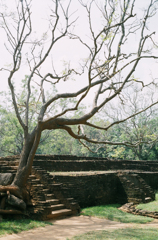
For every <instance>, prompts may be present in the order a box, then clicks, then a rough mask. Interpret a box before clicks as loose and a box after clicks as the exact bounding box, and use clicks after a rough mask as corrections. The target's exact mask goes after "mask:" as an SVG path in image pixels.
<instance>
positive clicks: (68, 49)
mask: <svg viewBox="0 0 158 240" xmlns="http://www.w3.org/2000/svg"><path fill="white" fill-rule="evenodd" d="M15 2H16V1H14V0H12V1H10V0H0V3H5V4H6V5H7V6H8V9H13V6H14V4H15ZM62 2H63V3H67V2H68V0H62ZM98 2H100V3H103V2H104V0H100V1H98ZM149 2H150V0H137V1H136V3H137V5H136V6H137V12H138V14H139V13H141V10H142V9H143V8H144V7H145V5H146V4H147V3H149ZM32 3H33V4H32V22H33V30H34V32H36V33H37V36H39V37H40V36H41V35H42V33H43V32H45V31H46V30H47V26H48V25H47V23H48V21H47V19H48V18H49V14H50V6H51V0H44V1H43V0H42V1H41V0H33V1H32ZM71 12H75V13H74V18H75V16H78V17H79V18H78V20H77V22H76V27H75V31H76V32H78V33H79V34H80V35H81V36H82V37H83V38H86V40H87V39H88V32H87V20H86V15H85V10H82V8H81V7H79V4H78V0H72V6H71ZM92 17H93V19H94V21H93V24H94V27H95V28H96V29H97V26H100V24H101V18H100V17H99V15H97V12H96V11H93V15H92ZM157 22H158V14H157V15H156V16H154V17H153V19H151V20H150V23H149V29H150V30H151V31H156V34H155V36H154V39H155V41H157V42H158V25H157ZM137 39H138V36H137V35H136V36H135V37H134V40H135V42H133V43H132V44H133V46H134V44H136V43H137ZM5 41H6V37H5V34H4V32H3V31H2V30H0V56H1V58H0V68H2V67H7V66H8V65H9V64H10V63H11V58H10V56H9V54H8V53H7V50H6V49H5V47H4V42H5ZM131 49H132V46H131ZM128 50H129V49H128ZM86 57H87V52H86V50H85V48H83V47H81V45H79V44H78V43H77V41H72V40H67V41H65V42H64V43H63V42H62V41H61V42H60V44H59V45H58V46H57V48H56V50H54V51H53V54H52V58H53V60H54V64H55V66H56V67H57V69H58V70H59V71H60V69H62V68H61V66H62V61H63V60H65V61H69V60H71V64H72V66H74V67H75V66H78V64H79V60H80V59H83V58H86ZM50 67H51V66H48V68H50ZM25 74H28V68H27V66H25V65H24V64H23V68H22V71H21V72H20V73H19V74H17V75H16V77H17V78H16V82H17V83H18V84H19V80H20V79H22V78H23V77H24V75H25ZM151 74H152V76H153V77H157V76H158V67H157V65H156V64H153V61H152V60H151V61H150V63H149V61H143V62H142V64H140V66H139V68H138V72H137V75H138V77H141V78H142V80H144V79H146V80H147V79H148V78H149V77H150V75H151ZM7 75H8V73H7V72H6V73H4V72H2V71H1V72H0V91H3V90H5V89H6V86H7ZM76 86H77V87H78V86H79V85H76V83H75V82H73V83H71V86H68V88H67V91H68V90H69V89H70V88H71V90H72V89H73V88H75V87H76ZM61 89H62V90H65V86H64V87H62V86H61Z"/></svg>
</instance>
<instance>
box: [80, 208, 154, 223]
mask: <svg viewBox="0 0 158 240" xmlns="http://www.w3.org/2000/svg"><path fill="white" fill-rule="evenodd" d="M120 206H121V205H119V204H110V205H105V206H95V207H89V208H84V209H82V212H81V214H82V215H86V216H96V217H99V218H106V219H109V220H111V221H117V222H123V223H147V222H151V221H153V220H154V219H153V218H149V217H143V216H139V215H133V214H130V213H125V212H122V211H121V210H119V209H118V208H119V207H120Z"/></svg>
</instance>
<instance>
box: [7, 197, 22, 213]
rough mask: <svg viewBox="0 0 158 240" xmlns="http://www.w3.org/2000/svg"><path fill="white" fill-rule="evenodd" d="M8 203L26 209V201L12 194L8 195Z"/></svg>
mask: <svg viewBox="0 0 158 240" xmlns="http://www.w3.org/2000/svg"><path fill="white" fill-rule="evenodd" d="M8 203H9V204H10V205H12V206H14V207H16V208H19V209H21V210H25V209H26V203H25V202H24V201H23V200H22V199H20V198H18V197H15V196H14V195H11V194H10V195H9V196H8Z"/></svg>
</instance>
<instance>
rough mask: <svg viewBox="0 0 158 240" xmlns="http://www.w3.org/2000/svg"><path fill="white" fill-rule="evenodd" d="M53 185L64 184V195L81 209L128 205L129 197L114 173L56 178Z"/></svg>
mask: <svg viewBox="0 0 158 240" xmlns="http://www.w3.org/2000/svg"><path fill="white" fill-rule="evenodd" d="M52 181H53V183H62V194H63V195H64V196H65V197H66V198H69V197H73V198H74V199H75V200H76V201H77V202H78V203H79V205H80V207H81V208H83V207H87V206H96V205H104V204H110V203H122V204H123V203H126V202H127V196H126V193H125V191H124V188H123V187H122V184H121V183H120V180H119V178H118V177H117V175H116V174H114V173H107V174H94V175H78V176H77V175H76V176H75V175H71V176H59V175H57V176H54V178H53V180H52Z"/></svg>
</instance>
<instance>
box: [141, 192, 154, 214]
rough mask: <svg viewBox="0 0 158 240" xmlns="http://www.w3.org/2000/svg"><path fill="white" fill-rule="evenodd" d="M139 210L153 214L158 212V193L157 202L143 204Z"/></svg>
mask: <svg viewBox="0 0 158 240" xmlns="http://www.w3.org/2000/svg"><path fill="white" fill-rule="evenodd" d="M137 208H138V209H142V210H147V211H151V212H158V193H157V194H156V198H155V201H153V202H149V203H141V204H139V205H138V206H137Z"/></svg>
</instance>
